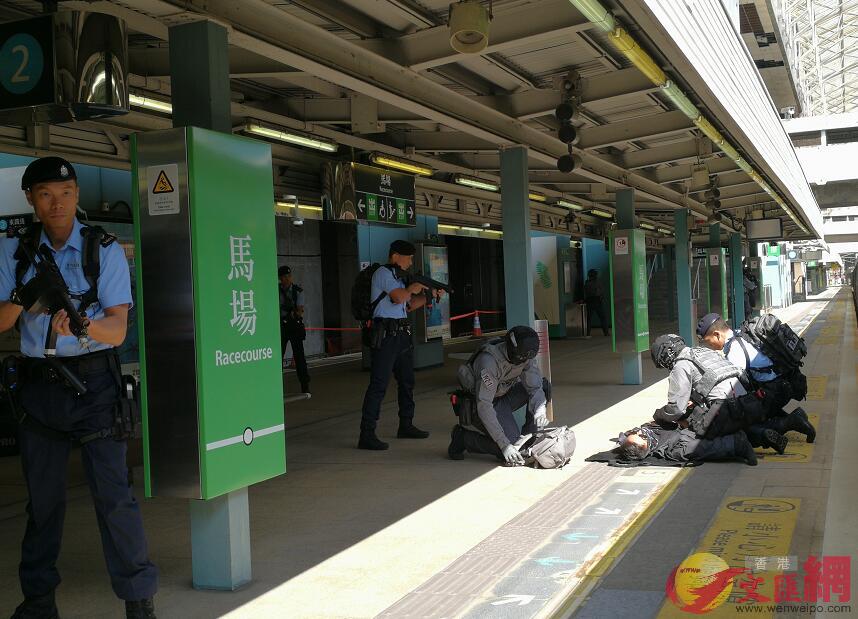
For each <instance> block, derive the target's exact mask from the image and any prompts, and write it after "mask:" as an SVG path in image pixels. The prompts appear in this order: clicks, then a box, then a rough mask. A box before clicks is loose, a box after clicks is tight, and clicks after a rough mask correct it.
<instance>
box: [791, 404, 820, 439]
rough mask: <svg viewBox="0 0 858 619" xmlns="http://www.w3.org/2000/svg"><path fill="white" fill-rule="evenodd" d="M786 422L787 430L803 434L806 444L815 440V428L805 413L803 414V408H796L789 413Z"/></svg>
mask: <svg viewBox="0 0 858 619" xmlns="http://www.w3.org/2000/svg"><path fill="white" fill-rule="evenodd" d="M786 422H787V423H786V427H787V430H795V431H796V432H799V433H801V434H804V435H805V436H806V437H807V438H806V440H807V442H808V443H812V442H813V441H815V440H816V428H814V427H813V424H812V423H810V419H808V418H807V413H805V412H804V409H803V408H797V409H795V410H794V411H793V412H791V413H790V414H789V415H788V416H787V418H786Z"/></svg>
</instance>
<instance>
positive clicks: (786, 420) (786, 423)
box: [697, 313, 816, 443]
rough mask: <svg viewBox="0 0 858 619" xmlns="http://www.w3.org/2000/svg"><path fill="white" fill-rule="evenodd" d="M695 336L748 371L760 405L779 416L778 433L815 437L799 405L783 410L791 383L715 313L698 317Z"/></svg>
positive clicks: (789, 394) (791, 391) (790, 395)
mask: <svg viewBox="0 0 858 619" xmlns="http://www.w3.org/2000/svg"><path fill="white" fill-rule="evenodd" d="M697 335H699V336H700V339H701V341H703V342H704V343H705V344H706V345H707V346H708V347H709V348H711V349H713V350H720V351H723V352H724V354H725V355H726V357H727V360H728V361H730V363H732V364H733V365H735V366H736V367H738V368H739V369H741V370H744V371H745V372H746V373H747V375H748V377H749V378H750V380H751V383H752V385H753V386H754V387H757V388H758V389H759V390H761V391H762V392H763V394H764V395H763V404H764V405H765V406H766V407H768V408H769V415H770V416H771V417H773V418H781V419H782V421H781V422H780V423H781V424H782V425H783V428H780V427H779V428H778V431H779V432H780V433H781V434H784V433H785V432H788V431H790V430H795V431H797V432H801V433H802V434H804V435H806V436H807V442H808V443H812V442H813V441H814V440H815V439H816V429H815V428H814V427H813V425H812V424H811V423H810V421H809V420H808V418H807V415H806V413H805V412H804V410H802V409H800V408H798V409H796V412H793V413H792V414H790V415H788V414H787V413H786V412H784V411H783V407H784V406H786V404H787V403H788V402H789V401H790V399H792V394H793V387H792V385H791V382H790V381H789V380H788V379H786V378H783V377H781V376H780V375H779V374H778V373H777V372H775V371H774V368H775V364H774V362H773V361H772V360H771V359H770V358H769V357H768V356H766V354H765V353H763V351H761V350H760V349H759V348H757V347H756V345H755V344H753V343H752V342H749V341H747V340H746V339H745V338H743V337H741V336H740V335H739V334H736V333H735V332H734V331H733V330H732V329H731V328H730V327H729V326H728V325H727V323H726V322H725V321H724V319H723V318H721V316H720V315H719V314H715V313H713V314H707V315H706V316H704V317H703V318H701V319H700V322H698V324H697ZM796 371H798V370H796Z"/></svg>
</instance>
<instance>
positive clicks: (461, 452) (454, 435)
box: [447, 424, 465, 460]
mask: <svg viewBox="0 0 858 619" xmlns="http://www.w3.org/2000/svg"><path fill="white" fill-rule="evenodd" d="M464 434H465V432H464V430H462V426H460V425H459V424H456V425H455V426H453V431H452V432H451V433H450V446H449V447H447V455H448V456H450V460H464V459H465V436H464Z"/></svg>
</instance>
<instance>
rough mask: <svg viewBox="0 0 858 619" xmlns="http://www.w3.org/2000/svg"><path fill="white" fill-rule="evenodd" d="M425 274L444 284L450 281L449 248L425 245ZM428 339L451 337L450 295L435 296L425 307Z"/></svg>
mask: <svg viewBox="0 0 858 619" xmlns="http://www.w3.org/2000/svg"><path fill="white" fill-rule="evenodd" d="M423 275H425V276H426V277H428V278H430V279H434V280H436V281H439V282H441V283H444V284H448V283H450V272H449V264H448V261H447V248H446V247H439V246H433V245H423ZM424 313H425V317H426V341H427V342H428V341H429V340H434V339H436V338H439V337H440V338H444V339H447V338H449V337H450V295H448V294H445V295H443V296H442V297H441V298H440V300H439V299H437V298H434V299H433V300H432V301H431V302H430V303H429V304H427V305H426V307H425V309H424Z"/></svg>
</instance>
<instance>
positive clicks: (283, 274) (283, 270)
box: [277, 264, 292, 277]
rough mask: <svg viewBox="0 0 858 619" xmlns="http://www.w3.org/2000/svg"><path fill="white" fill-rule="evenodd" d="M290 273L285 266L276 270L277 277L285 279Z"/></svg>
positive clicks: (290, 270)
mask: <svg viewBox="0 0 858 619" xmlns="http://www.w3.org/2000/svg"><path fill="white" fill-rule="evenodd" d="M291 273H292V269H290V268H289V267H288V266H286V265H285V264H284V265H283V266H282V267H280V268H279V269H277V277H286V276H287V275H290V274H291Z"/></svg>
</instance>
